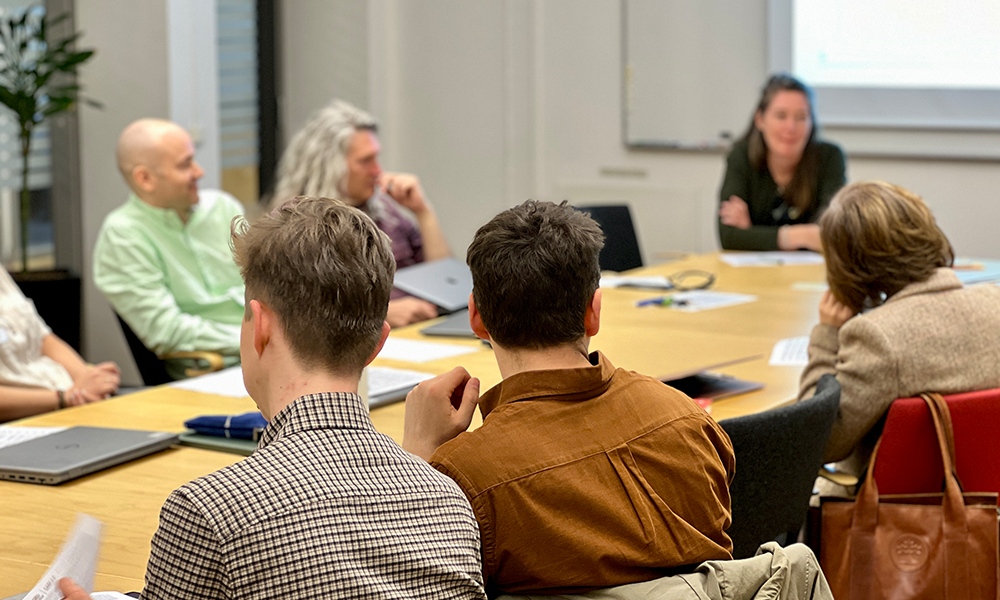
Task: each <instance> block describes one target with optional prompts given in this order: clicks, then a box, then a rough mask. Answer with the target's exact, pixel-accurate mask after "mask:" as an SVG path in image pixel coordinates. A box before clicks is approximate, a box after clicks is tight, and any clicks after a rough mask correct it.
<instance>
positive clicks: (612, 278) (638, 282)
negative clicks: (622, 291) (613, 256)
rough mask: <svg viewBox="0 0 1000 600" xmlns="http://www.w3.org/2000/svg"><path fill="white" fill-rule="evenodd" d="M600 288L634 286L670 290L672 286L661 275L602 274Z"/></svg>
mask: <svg viewBox="0 0 1000 600" xmlns="http://www.w3.org/2000/svg"><path fill="white" fill-rule="evenodd" d="M601 287H602V288H616V287H634V288H645V289H651V290H670V289H673V286H672V285H671V284H670V282H669V281H668V280H667V278H666V277H664V276H663V275H643V276H639V275H632V276H628V275H625V276H622V275H602V276H601Z"/></svg>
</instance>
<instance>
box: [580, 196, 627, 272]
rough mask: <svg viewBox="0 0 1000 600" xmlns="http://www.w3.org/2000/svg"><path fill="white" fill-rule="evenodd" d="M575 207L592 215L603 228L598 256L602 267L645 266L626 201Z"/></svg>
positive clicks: (603, 269) (621, 269)
mask: <svg viewBox="0 0 1000 600" xmlns="http://www.w3.org/2000/svg"><path fill="white" fill-rule="evenodd" d="M575 208H576V209H577V210H579V211H580V212H584V213H587V214H588V215H590V218H591V219H593V220H595V221H597V224H598V225H600V226H601V231H603V232H604V248H602V249H601V256H600V258H599V260H600V263H601V270H602V271H628V270H629V269H635V268H637V267H641V266H642V254H641V253H640V251H639V241H638V240H637V239H636V236H635V227H634V226H633V225H632V213H631V212H630V211H629V208H628V205H627V204H609V205H606V206H577V207H575Z"/></svg>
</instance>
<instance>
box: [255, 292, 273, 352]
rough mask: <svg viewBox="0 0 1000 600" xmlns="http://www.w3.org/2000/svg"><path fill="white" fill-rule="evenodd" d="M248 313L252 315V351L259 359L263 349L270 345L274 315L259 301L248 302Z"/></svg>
mask: <svg viewBox="0 0 1000 600" xmlns="http://www.w3.org/2000/svg"><path fill="white" fill-rule="evenodd" d="M250 311H251V312H252V313H253V349H254V352H256V353H257V356H258V357H260V355H261V354H263V353H264V348H267V345H268V344H270V343H271V335H272V334H273V329H274V327H275V326H276V325H277V321H275V319H274V313H273V312H271V309H270V308H268V307H267V306H265V305H263V304H261V303H260V301H259V300H251V301H250Z"/></svg>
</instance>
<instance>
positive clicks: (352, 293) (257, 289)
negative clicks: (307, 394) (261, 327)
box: [232, 197, 396, 375]
mask: <svg viewBox="0 0 1000 600" xmlns="http://www.w3.org/2000/svg"><path fill="white" fill-rule="evenodd" d="M232 229H233V236H232V246H233V255H234V257H235V260H236V264H237V265H238V266H239V268H240V272H241V273H242V275H243V280H244V281H245V282H246V289H247V300H248V303H249V300H251V299H256V300H258V301H259V302H261V303H263V304H265V305H267V306H268V307H270V308H271V310H272V311H274V313H275V314H276V315H277V317H278V320H279V322H280V323H281V326H282V328H283V331H284V333H285V336H286V337H287V339H288V344H289V346H290V347H291V349H292V353H293V355H294V356H295V358H296V359H297V360H298V361H299V362H300V363H301V364H302V365H303V366H305V367H308V368H321V369H324V370H326V371H327V372H330V373H335V374H339V375H357V374H359V373H360V372H361V369H362V368H363V367H364V365H365V362H366V360H367V359H368V357H369V356H371V353H372V352H373V351H374V350H375V347H376V345H377V344H378V342H379V340H380V339H381V334H382V323H383V321H385V316H386V311H387V309H388V306H389V295H390V294H391V292H392V280H393V276H394V275H395V272H396V261H395V260H394V259H393V256H392V248H391V245H390V242H389V238H388V237H387V236H386V235H385V234H384V233H382V231H380V230H379V228H378V227H377V226H376V225H375V223H374V222H372V220H371V219H370V218H368V216H367V215H365V214H364V213H362V212H361V211H359V210H357V209H355V208H351V207H350V206H347V205H346V204H344V203H343V202H341V201H340V200H332V199H329V198H314V197H298V198H295V199H294V200H291V201H289V202H286V203H285V204H283V205H281V206H280V207H278V208H276V209H274V210H273V211H271V212H270V213H269V214H266V215H264V216H262V217H261V218H259V219H258V220H257V221H255V222H254V223H253V224H252V225H251V224H248V223H247V222H246V221H245V220H243V219H242V218H239V217H237V218H236V219H234V220H233V226H232ZM247 311H248V315H247V317H246V318H250V316H251V315H250V314H249V306H248V308H247Z"/></svg>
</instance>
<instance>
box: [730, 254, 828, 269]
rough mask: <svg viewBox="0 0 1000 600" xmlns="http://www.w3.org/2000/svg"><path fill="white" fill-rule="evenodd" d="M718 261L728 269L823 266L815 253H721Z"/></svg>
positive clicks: (819, 255) (820, 256)
mask: <svg viewBox="0 0 1000 600" xmlns="http://www.w3.org/2000/svg"><path fill="white" fill-rule="evenodd" d="M719 259H720V260H722V262H724V263H726V264H727V265H729V266H730V267H774V266H784V265H821V264H823V255H822V254H818V253H816V252H723V253H722V254H721V255H719Z"/></svg>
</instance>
